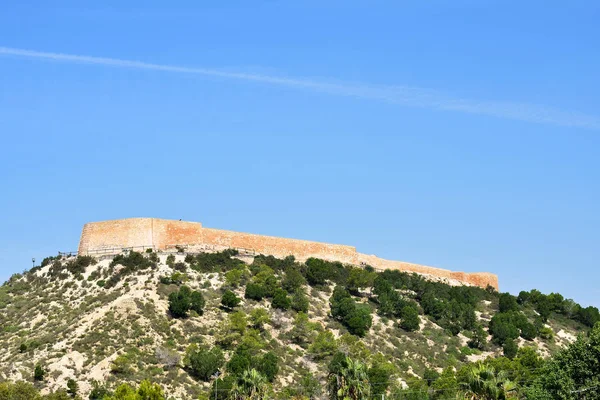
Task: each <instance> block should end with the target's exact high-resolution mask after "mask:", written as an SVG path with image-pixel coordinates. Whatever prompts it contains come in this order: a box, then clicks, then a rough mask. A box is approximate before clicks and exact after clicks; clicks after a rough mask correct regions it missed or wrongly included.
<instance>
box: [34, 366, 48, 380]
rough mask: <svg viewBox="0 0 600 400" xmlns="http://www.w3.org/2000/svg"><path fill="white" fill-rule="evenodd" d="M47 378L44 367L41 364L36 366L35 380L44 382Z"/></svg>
mask: <svg viewBox="0 0 600 400" xmlns="http://www.w3.org/2000/svg"><path fill="white" fill-rule="evenodd" d="M45 376H46V370H45V369H44V367H42V365H41V364H39V363H38V364H36V365H35V369H34V370H33V379H35V380H36V381H43V380H44V377H45Z"/></svg>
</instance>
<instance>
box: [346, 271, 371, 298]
mask: <svg viewBox="0 0 600 400" xmlns="http://www.w3.org/2000/svg"><path fill="white" fill-rule="evenodd" d="M374 279H375V274H374V273H373V272H369V271H367V270H366V269H364V268H352V269H351V270H350V274H349V275H348V280H347V285H348V290H350V291H351V292H355V293H358V292H359V291H360V289H363V288H367V287H371V286H373V281H374Z"/></svg>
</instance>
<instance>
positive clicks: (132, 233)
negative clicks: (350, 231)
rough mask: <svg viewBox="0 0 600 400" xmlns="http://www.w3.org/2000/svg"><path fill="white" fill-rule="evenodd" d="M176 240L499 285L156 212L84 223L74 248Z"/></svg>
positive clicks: (83, 250)
mask: <svg viewBox="0 0 600 400" xmlns="http://www.w3.org/2000/svg"><path fill="white" fill-rule="evenodd" d="M175 245H185V246H188V247H189V248H194V247H198V248H205V247H210V248H214V249H226V248H236V249H245V250H248V251H253V252H256V253H259V254H265V255H272V256H275V257H286V256H289V255H293V256H294V257H296V259H298V260H300V261H304V260H306V259H308V258H310V257H315V258H321V259H324V260H329V261H339V262H342V263H345V264H353V265H360V264H368V265H371V266H373V267H374V268H377V269H396V270H401V271H408V272H416V273H419V274H423V275H428V276H431V277H435V278H440V279H447V280H450V281H456V282H461V283H465V284H470V285H476V286H480V287H487V286H488V285H490V286H492V287H494V288H496V289H498V277H497V276H496V275H494V274H491V273H486V272H483V273H479V272H478V273H466V272H454V271H449V270H445V269H441V268H434V267H427V266H423V265H418V264H412V263H407V262H402V261H391V260H385V259H382V258H379V257H376V256H373V255H366V254H362V253H358V252H357V251H356V248H355V247H353V246H345V245H338V244H329V243H320V242H312V241H307V240H298V239H285V238H279V237H274V236H263V235H255V234H251V233H241V232H233V231H225V230H220V229H212V228H203V227H202V224H200V223H199V222H186V221H173V220H164V219H158V218H129V219H122V220H113V221H103V222H91V223H88V224H85V225H84V227H83V231H82V233H81V240H80V242H79V250H78V251H79V254H80V255H84V254H95V253H98V252H112V251H114V252H120V251H121V249H122V248H124V247H133V248H136V247H137V248H143V247H153V248H155V249H158V250H164V249H167V248H170V247H174V246H175Z"/></svg>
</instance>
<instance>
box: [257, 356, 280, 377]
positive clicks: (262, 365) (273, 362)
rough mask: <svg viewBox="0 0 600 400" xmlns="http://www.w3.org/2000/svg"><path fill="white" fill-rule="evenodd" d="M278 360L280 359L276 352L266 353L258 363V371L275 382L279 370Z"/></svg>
mask: <svg viewBox="0 0 600 400" xmlns="http://www.w3.org/2000/svg"><path fill="white" fill-rule="evenodd" d="M278 362H279V360H278V358H277V356H276V355H275V354H273V353H271V352H269V353H266V354H265V355H264V356H262V358H261V360H260V362H259V363H258V368H257V369H258V372H260V373H261V374H263V375H264V376H265V378H267V380H268V381H269V382H273V380H274V379H275V376H277V372H279V366H278Z"/></svg>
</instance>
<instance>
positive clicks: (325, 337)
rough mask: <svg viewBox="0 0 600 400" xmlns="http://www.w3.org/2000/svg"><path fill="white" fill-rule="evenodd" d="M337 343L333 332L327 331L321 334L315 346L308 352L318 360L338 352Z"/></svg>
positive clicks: (314, 343)
mask: <svg viewBox="0 0 600 400" xmlns="http://www.w3.org/2000/svg"><path fill="white" fill-rule="evenodd" d="M337 347H338V344H337V341H336V340H335V336H333V333H332V332H331V331H328V330H325V331H321V332H319V334H318V335H317V337H316V339H315V341H314V342H313V344H311V345H310V347H309V348H308V352H309V353H310V354H312V355H313V356H314V357H315V358H316V359H317V360H322V359H323V358H325V357H328V356H331V355H333V354H334V353H335V352H336V351H337Z"/></svg>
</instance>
